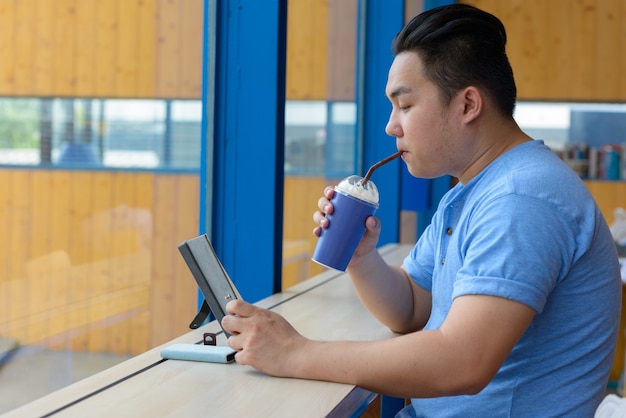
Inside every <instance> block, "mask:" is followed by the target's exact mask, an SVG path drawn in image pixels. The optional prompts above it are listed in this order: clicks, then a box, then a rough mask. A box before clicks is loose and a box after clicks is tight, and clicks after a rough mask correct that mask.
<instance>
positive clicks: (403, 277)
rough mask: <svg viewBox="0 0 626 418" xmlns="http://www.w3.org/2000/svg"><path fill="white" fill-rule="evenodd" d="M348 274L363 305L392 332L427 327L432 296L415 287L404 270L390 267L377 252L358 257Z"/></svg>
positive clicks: (410, 330) (353, 261) (350, 265)
mask: <svg viewBox="0 0 626 418" xmlns="http://www.w3.org/2000/svg"><path fill="white" fill-rule="evenodd" d="M348 274H349V275H350V278H351V279H352V283H353V285H354V288H355V289H356V291H357V294H358V295H359V298H360V299H361V302H362V303H363V305H365V307H366V308H367V309H368V310H369V311H370V312H371V313H372V315H374V316H375V317H376V319H378V320H379V321H380V322H381V323H383V324H384V325H386V326H387V327H389V328H390V329H391V330H392V331H394V332H398V333H407V332H412V331H417V330H419V329H422V328H423V327H424V325H426V322H427V321H428V318H429V317H430V309H431V304H432V301H431V293H430V292H429V291H427V290H425V289H423V288H421V287H420V286H418V285H417V284H415V282H414V281H413V280H411V278H410V277H409V275H408V274H407V272H406V271H405V270H404V269H403V268H401V267H396V266H389V265H388V264H387V263H386V262H385V260H383V258H382V257H381V256H380V254H379V253H378V251H376V250H373V251H370V252H369V253H367V254H364V255H357V256H355V257H354V258H353V259H352V261H351V262H350V264H349V265H348Z"/></svg>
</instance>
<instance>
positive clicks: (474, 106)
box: [460, 86, 484, 123]
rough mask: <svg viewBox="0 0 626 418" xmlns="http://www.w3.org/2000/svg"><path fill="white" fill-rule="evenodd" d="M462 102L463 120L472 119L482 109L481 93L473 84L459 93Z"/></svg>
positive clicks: (468, 120)
mask: <svg viewBox="0 0 626 418" xmlns="http://www.w3.org/2000/svg"><path fill="white" fill-rule="evenodd" d="M460 97H461V100H462V103H463V121H464V122H465V123H470V122H472V121H474V120H475V119H476V118H478V116H480V114H481V113H482V111H483V104H484V102H483V94H482V91H480V90H479V89H478V88H476V87H474V86H469V87H466V88H465V89H464V90H463V91H462V93H461V95H460Z"/></svg>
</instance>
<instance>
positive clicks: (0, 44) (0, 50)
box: [0, 1, 15, 94]
mask: <svg viewBox="0 0 626 418" xmlns="http://www.w3.org/2000/svg"><path fill="white" fill-rule="evenodd" d="M13 16H14V2H12V1H2V2H0V28H2V31H3V32H5V36H0V57H6V58H8V59H7V61H6V63H5V64H4V65H0V90H6V91H7V92H8V94H12V93H13V83H14V72H15V63H14V62H13V57H14V56H15V52H14V43H13V34H14V26H15V19H14V18H13Z"/></svg>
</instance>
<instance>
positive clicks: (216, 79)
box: [201, 0, 287, 302]
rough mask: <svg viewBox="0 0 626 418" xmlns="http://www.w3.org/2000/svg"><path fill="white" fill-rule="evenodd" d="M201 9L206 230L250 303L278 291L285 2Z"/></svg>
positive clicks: (212, 2) (216, 3)
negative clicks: (204, 44)
mask: <svg viewBox="0 0 626 418" xmlns="http://www.w3.org/2000/svg"><path fill="white" fill-rule="evenodd" d="M205 8H206V10H207V12H206V14H207V16H208V25H211V24H213V25H214V27H213V28H209V32H208V33H207V35H206V36H207V41H208V42H207V44H208V45H207V47H208V48H210V47H211V43H214V46H213V48H214V50H213V51H207V54H206V55H205V68H204V83H205V91H206V95H205V96H204V97H203V104H204V108H205V117H206V118H207V121H206V126H204V125H203V132H204V134H205V138H204V140H205V141H206V147H203V152H204V154H203V160H204V159H206V160H207V161H208V163H207V164H205V165H204V166H203V168H204V169H205V170H206V172H205V174H204V176H205V178H204V181H205V183H204V185H205V187H203V188H202V192H203V193H204V198H203V199H202V202H203V203H205V205H206V206H205V209H204V214H205V215H206V217H205V222H204V224H203V225H204V227H205V228H206V230H207V231H210V236H211V239H212V243H213V246H214V247H215V250H216V252H217V253H218V256H219V257H220V259H221V260H222V263H223V264H224V267H225V268H226V270H227V272H228V274H229V275H230V276H231V278H232V279H233V281H234V282H235V284H236V285H237V287H238V289H239V291H240V292H241V294H242V296H243V298H244V299H246V300H248V301H250V302H255V301H257V300H259V299H262V298H263V297H266V296H268V295H271V294H272V293H274V292H277V291H279V290H280V287H281V266H282V235H283V234H282V232H283V231H282V221H283V219H282V211H283V187H284V186H283V179H284V175H283V166H284V101H285V51H286V20H287V1H286V0H267V1H262V2H261V1H245V2H244V1H241V0H205ZM211 14H212V16H213V17H212V18H211ZM211 34H212V35H211ZM211 62H212V63H213V64H211ZM211 142H212V144H211ZM201 225H202V223H201ZM201 232H202V231H201Z"/></svg>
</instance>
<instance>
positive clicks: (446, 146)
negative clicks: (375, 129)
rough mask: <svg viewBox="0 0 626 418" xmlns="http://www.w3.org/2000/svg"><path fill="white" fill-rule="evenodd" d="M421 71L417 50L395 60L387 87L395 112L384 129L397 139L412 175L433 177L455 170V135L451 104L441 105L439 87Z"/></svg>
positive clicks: (403, 54) (402, 54)
mask: <svg viewBox="0 0 626 418" xmlns="http://www.w3.org/2000/svg"><path fill="white" fill-rule="evenodd" d="M422 73H423V71H422V62H421V59H420V57H419V55H418V54H417V53H414V52H403V53H400V54H398V55H397V56H396V58H395V59H394V61H393V64H392V65H391V68H390V70H389V76H388V80H387V87H386V95H387V97H388V98H389V100H390V101H391V104H392V111H391V115H390V116H389V122H388V123H387V127H386V129H385V131H386V132H387V134H388V135H390V136H393V137H395V138H396V146H397V148H398V150H400V151H404V153H403V154H402V159H403V160H404V162H405V163H406V165H407V167H408V170H409V172H410V173H411V174H412V175H413V176H415V177H423V178H434V177H439V176H441V175H444V174H451V173H453V172H455V171H456V168H457V167H456V166H457V164H458V163H457V162H456V161H455V137H456V135H455V129H454V121H453V120H451V117H450V116H451V113H450V112H449V107H450V106H449V105H448V106H444V105H443V104H442V102H441V99H440V96H439V91H438V89H437V86H436V85H435V84H433V83H432V82H431V81H428V80H427V79H426V78H424V76H423V74H422ZM452 119H454V118H452Z"/></svg>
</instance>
